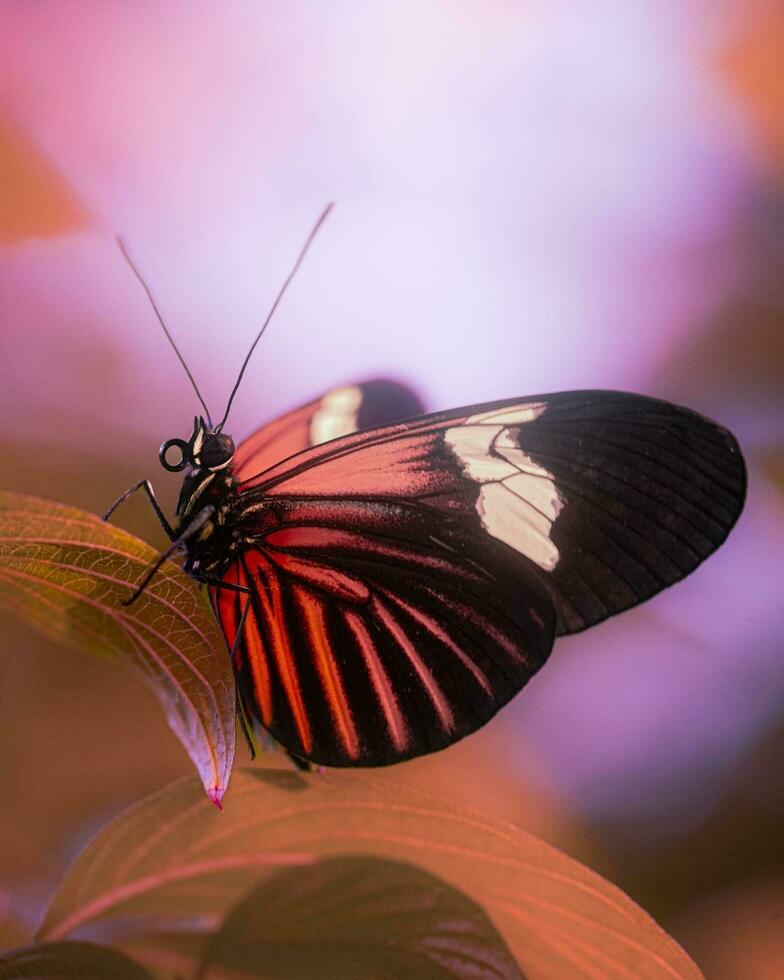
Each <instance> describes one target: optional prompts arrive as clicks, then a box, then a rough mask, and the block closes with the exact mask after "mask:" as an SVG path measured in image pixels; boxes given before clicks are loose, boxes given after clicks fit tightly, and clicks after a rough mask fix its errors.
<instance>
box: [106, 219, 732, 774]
mask: <svg viewBox="0 0 784 980" xmlns="http://www.w3.org/2000/svg"><path fill="white" fill-rule="evenodd" d="M325 216H326V212H325V214H324V215H322V217H321V219H320V221H319V224H320V222H321V221H323V219H324V217H325ZM316 228H318V224H317V226H316ZM315 230H316V229H314V232H313V233H311V236H310V238H309V239H308V242H307V243H306V246H305V248H304V249H303V250H302V252H301V253H300V257H299V259H298V261H297V264H296V265H295V267H294V270H293V271H292V274H291V275H290V276H289V279H288V280H287V281H286V283H285V284H284V287H283V289H282V290H281V292H280V293H279V294H278V299H277V300H276V303H275V304H274V305H273V311H274V308H275V306H276V305H277V302H278V301H279V299H280V296H281V295H282V293H283V291H284V290H285V288H286V285H288V282H289V281H290V279H291V277H292V276H293V274H294V272H295V271H296V269H297V267H298V264H299V262H300V261H301V259H302V256H303V255H304V253H305V251H306V249H307V246H308V245H309V244H310V241H311V240H312V237H313V234H314V233H315ZM129 261H130V260H129ZM132 267H133V266H132ZM134 271H135V268H134ZM137 274H138V273H137ZM145 288H147V287H146V286H145ZM148 292H149V291H148ZM151 298H152V297H151ZM153 305H155V304H154V301H153ZM156 313H157V307H156ZM270 315H271V314H270ZM159 319H160V315H159ZM268 322H269V317H268V318H267V321H265V324H264V326H263V327H262V330H261V331H260V333H259V335H258V336H257V338H256V341H254V344H253V346H252V347H251V350H250V352H249V353H248V356H247V358H246V360H245V363H244V364H243V368H242V370H241V372H240V375H239V378H238V380H237V384H236V385H235V388H234V391H233V392H232V396H231V398H230V399H229V406H228V407H227V410H226V413H225V414H224V417H223V420H222V421H221V422H220V423H218V424H217V425H213V423H212V422H211V421H210V417H209V412H207V410H206V405H204V408H205V413H206V416H205V415H200V416H197V417H195V419H194V424H193V431H192V433H191V435H190V437H189V438H188V439H187V440H181V439H170V440H167V441H166V442H165V443H164V444H163V446H162V447H161V451H160V461H161V463H162V465H163V466H164V468H165V469H167V470H169V471H173V472H176V471H181V470H187V473H186V475H185V478H184V480H183V484H182V489H181V493H180V497H179V502H178V504H177V512H176V516H177V524H176V526H174V527H173V526H172V525H170V524H169V522H168V520H167V519H166V517H165V515H164V514H163V511H162V509H161V508H160V506H159V505H158V503H157V500H156V498H155V494H154V492H153V490H152V486H151V484H150V483H149V481H140V483H138V484H137V485H136V486H134V487H132V488H131V489H130V490H129V491H127V493H126V494H123V496H122V497H121V498H120V499H119V500H118V501H117V502H116V503H115V504H114V505H113V506H112V508H110V510H109V512H108V513H107V515H106V516H107V517H108V516H109V514H111V513H112V511H113V510H114V508H115V507H117V506H118V505H119V504H120V503H121V502H122V501H123V500H125V499H127V497H128V496H129V495H130V494H131V493H133V492H134V491H135V490H137V489H144V490H145V491H146V492H147V495H148V497H149V499H150V502H151V503H152V506H153V507H154V509H155V511H156V513H157V515H158V518H159V520H160V521H161V524H162V525H163V527H164V528H165V529H166V531H167V533H168V534H169V536H170V538H171V539H172V546H171V547H170V548H169V549H168V550H167V551H166V552H164V554H163V555H162V556H161V557H160V559H159V560H158V561H157V562H156V563H155V565H154V566H153V567H152V568H151V569H150V571H149V573H148V574H147V576H145V578H144V579H143V580H142V582H141V583H140V584H139V586H138V587H137V589H136V591H135V593H134V595H133V596H132V597H131V599H130V600H128V601H129V602H132V601H133V600H134V599H135V598H136V597H137V596H138V595H139V594H140V593H141V592H142V591H143V589H144V588H145V587H146V585H147V584H148V582H149V581H150V579H151V578H152V576H153V574H154V573H155V571H156V570H157V568H159V567H160V566H161V564H162V563H163V561H165V560H166V559H167V558H168V557H170V556H171V555H172V554H174V553H175V552H176V551H177V550H178V549H184V550H185V555H186V558H185V564H184V568H185V570H186V571H187V572H188V573H189V574H191V575H192V576H193V577H194V578H196V579H197V580H198V581H200V582H202V583H205V584H206V586H207V587H208V589H209V592H210V597H211V600H212V605H213V608H214V610H215V614H216V616H217V618H218V622H219V623H220V625H221V628H222V630H223V633H224V635H225V637H226V641H227V644H228V647H229V650H230V655H231V658H232V665H233V668H234V672H235V676H236V680H237V688H238V694H239V699H240V705H241V709H242V712H243V713H244V714H246V715H247V716H248V717H249V718H252V719H254V720H255V721H256V722H258V723H259V724H260V725H261V726H262V727H263V728H264V729H266V730H267V732H269V733H270V734H271V735H272V736H273V737H274V739H275V740H277V741H278V742H279V743H280V744H281V745H282V746H283V747H284V748H285V749H286V750H287V752H288V753H289V754H290V755H291V756H292V758H294V759H295V761H297V762H298V763H299V764H302V765H307V764H308V763H317V764H322V765H328V766H380V765H388V764H392V763H396V762H399V761H402V760H404V759H408V758H412V757H414V756H418V755H423V754H426V753H430V752H435V751H437V750H440V749H443V748H445V747H447V746H449V745H451V744H453V743H454V742H457V741H458V740H459V739H461V738H463V737H464V736H466V735H468V734H469V733H471V732H474V731H476V730H477V729H479V728H480V727H482V726H483V725H484V724H485V723H486V722H487V721H489V720H490V718H492V717H493V716H494V715H495V714H496V712H497V711H498V710H499V709H500V708H501V707H502V706H503V705H505V704H506V703H507V702H508V701H510V700H511V699H512V698H513V697H514V696H515V695H516V694H517V693H518V692H519V691H520V690H521V689H522V688H523V687H524V686H525V685H526V683H527V682H528V681H529V680H530V679H531V677H533V675H534V674H535V673H536V672H537V671H538V670H539V669H540V668H541V667H542V665H543V664H544V663H545V661H546V660H547V658H548V656H549V654H550V651H551V649H552V646H553V643H554V640H555V638H556V637H557V636H562V635H565V634H568V633H575V632H578V631H580V630H583V629H586V628H588V627H590V626H593V625H595V624H596V623H599V622H601V621H602V620H604V619H606V618H607V617H609V616H612V615H615V614H616V613H619V612H622V611H623V610H625V609H629V608H631V607H632V606H635V605H637V604H638V603H640V602H643V601H644V600H646V599H648V598H650V597H651V596H653V595H655V594H656V593H657V592H659V591H661V590H662V589H664V588H666V587H667V586H669V585H672V584H673V583H675V582H677V581H678V580H679V579H682V578H683V577H684V576H686V575H688V574H689V573H690V572H692V571H693V570H694V569H695V568H696V567H697V566H698V565H699V564H700V563H701V562H702V561H704V559H705V558H707V557H708V556H709V555H710V554H711V553H712V552H713V551H715V550H716V549H717V548H718V547H719V546H720V545H721V544H722V542H723V541H724V540H725V539H726V537H727V535H728V534H729V532H730V530H731V528H732V526H733V525H734V523H735V521H736V520H737V518H738V516H739V514H740V512H741V510H742V507H743V502H744V498H745V490H746V472H745V466H744V461H743V457H742V454H741V452H740V449H739V446H738V443H737V441H736V439H735V438H734V436H733V435H732V434H731V433H730V432H728V431H727V430H726V429H725V428H723V427H722V426H720V425H718V424H716V423H715V422H712V421H710V420H709V419H706V418H704V417H702V416H701V415H699V414H697V413H696V412H693V411H691V410H689V409H687V408H682V407H679V406H676V405H672V404H669V403H668V402H665V401H660V400H658V399H655V398H650V397H646V396H642V395H637V394H628V393H624V392H615V391H574V392H559V393H556V394H547V395H538V396H533V397H528V398H511V399H504V400H501V401H495V402H490V403H487V404H480V405H472V406H470V407H467V408H458V409H453V410H450V411H443V412H436V413H432V414H424V415H422V414H415V413H416V412H417V411H418V410H419V408H420V406H419V404H418V402H417V400H416V398H415V396H413V394H412V393H411V392H410V391H409V390H408V389H407V388H405V387H404V386H402V385H398V384H396V383H394V382H390V381H386V380H373V381H369V382H365V383H363V384H351V385H346V386H342V387H338V388H334V389H332V390H331V391H329V392H327V393H326V394H325V395H323V396H322V397H320V398H316V399H314V400H312V401H310V402H308V403H307V404H305V405H303V406H301V407H300V408H297V409H295V410H294V411H291V412H289V413H288V414H285V415H283V416H281V417H280V418H278V419H276V420H274V421H273V422H270V423H269V424H267V425H265V426H263V427H262V428H260V429H259V430H258V431H257V432H255V433H253V434H252V435H251V436H249V437H248V438H247V439H245V440H244V441H243V442H241V443H240V444H239V445H238V446H236V447H235V444H234V441H233V439H232V438H231V436H229V435H228V434H227V433H225V432H224V431H223V426H224V424H225V420H226V418H227V416H228V411H229V408H230V407H231V401H232V399H233V397H234V393H235V392H236V390H237V386H238V385H239V381H240V379H241V377H242V374H243V372H244V370H245V366H246V365H247V361H248V359H249V357H250V354H251V353H252V351H253V347H255V344H256V343H257V342H258V339H259V337H260V336H261V333H263V330H264V329H265V327H266V325H267V323H268ZM161 325H162V326H163V322H162V320H161ZM164 330H166V328H165V326H164ZM166 334H167V336H168V337H169V340H170V341H171V343H172V346H174V342H173V341H172V340H171V337H170V336H169V334H168V331H166ZM176 350H177V349H176V347H175V351H176ZM177 354H178V356H180V355H179V351H177ZM180 359H181V360H182V358H181V357H180ZM183 365H184V361H183ZM184 366H185V365H184ZM185 369H186V371H187V370H188V369H187V367H186V368H185ZM188 375H189V377H190V372H188ZM191 381H192V383H193V385H194V388H195V389H196V392H197V395H198V396H199V398H200V399H201V395H200V394H199V391H198V388H197V387H196V385H195V382H194V381H193V379H192V378H191ZM202 404H203V399H202ZM400 419H402V421H400ZM396 420H397V421H396Z"/></svg>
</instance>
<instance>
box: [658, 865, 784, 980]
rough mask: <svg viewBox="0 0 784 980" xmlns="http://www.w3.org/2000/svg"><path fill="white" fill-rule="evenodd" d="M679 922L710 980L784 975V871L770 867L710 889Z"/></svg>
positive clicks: (775, 979)
mask: <svg viewBox="0 0 784 980" xmlns="http://www.w3.org/2000/svg"><path fill="white" fill-rule="evenodd" d="M771 870H772V868H771ZM673 928H674V929H677V933H678V935H679V936H680V937H681V938H682V940H683V941H684V942H685V943H687V944H688V947H689V949H691V950H693V952H694V955H695V957H696V958H697V959H698V960H699V962H700V963H701V964H702V967H703V969H704V970H705V975H706V976H708V977H710V980H752V978H753V980H781V977H782V976H783V975H784V877H782V875H781V873H780V870H779V872H778V874H776V873H775V872H774V874H770V871H769V872H768V874H767V875H766V876H765V877H756V878H755V877H751V878H746V879H744V880H742V881H740V882H738V883H737V884H736V885H735V886H733V887H732V888H728V889H722V890H719V891H716V892H713V893H709V894H708V895H707V896H705V897H702V898H700V899H699V900H698V901H696V902H695V903H694V904H692V905H691V906H689V907H688V908H686V909H685V910H683V911H681V912H680V913H679V914H678V916H677V917H676V919H675V920H674V921H673Z"/></svg>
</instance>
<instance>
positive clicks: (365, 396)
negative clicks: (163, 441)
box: [234, 378, 422, 480]
mask: <svg viewBox="0 0 784 980" xmlns="http://www.w3.org/2000/svg"><path fill="white" fill-rule="evenodd" d="M421 411H422V403H421V401H420V400H419V398H418V397H417V396H416V395H415V394H414V392H413V391H411V389H410V388H408V387H406V386H405V385H402V384H399V383H398V382H397V381H391V380H389V379H388V378H373V379H371V380H370V381H365V382H362V383H361V384H353V385H342V386H341V387H339V388H332V389H331V390H330V391H328V392H326V394H324V395H322V396H321V397H320V398H315V399H313V401H310V402H308V403H307V404H305V405H302V406H300V407H299V408H296V409H294V410H293V411H291V412H287V413H286V414H285V415H281V416H280V417H279V418H277V419H275V420H273V421H272V422H268V423H267V424H266V425H263V426H262V427H261V428H260V429H258V430H257V431H256V432H254V433H253V435H251V436H249V437H248V438H247V439H245V440H243V441H242V442H241V443H240V444H239V446H237V451H236V453H235V455H234V474H235V476H236V477H237V479H238V480H246V479H249V478H250V477H253V476H256V474H257V473H261V472H262V471H263V470H266V469H267V468H268V467H270V466H274V465H275V464H276V463H279V462H280V461H281V460H284V459H288V457H289V456H293V455H294V453H299V452H302V450H304V449H308V448H310V447H311V446H317V445H319V444H320V443H323V442H327V441H328V440H330V439H337V438H338V437H339V436H345V435H348V434H349V433H351V432H357V431H358V430H360V429H370V428H372V427H373V426H379V425H386V424H388V423H389V422H393V421H395V420H396V419H405V418H408V417H409V416H412V415H418V414H419V413H420V412H421Z"/></svg>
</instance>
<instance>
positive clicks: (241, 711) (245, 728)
mask: <svg viewBox="0 0 784 980" xmlns="http://www.w3.org/2000/svg"><path fill="white" fill-rule="evenodd" d="M193 577H194V578H195V579H196V581H197V582H202V583H203V584H204V585H211V586H213V587H214V588H216V589H227V590H228V591H230V592H239V593H241V594H242V595H245V596H246V597H247V598H246V600H245V605H244V606H243V608H242V612H241V613H240V621H239V623H238V624H237V632H236V633H235V635H234V639H233V641H232V644H231V650H230V651H229V659H230V661H231V663H232V664H233V663H234V654H235V653H236V652H237V649H238V647H239V645H240V642H241V640H242V634H243V633H244V632H245V620H246V619H247V618H248V610H249V609H250V604H251V599H250V596H251V590H250V589H249V588H248V587H247V586H246V585H235V584H234V583H233V582H224V581H223V580H222V579H219V578H213V577H212V576H210V575H199V574H198V573H197V574H194V576H193ZM234 692H235V696H236V701H237V717H238V718H239V720H240V726H241V727H242V734H243V735H244V736H245V742H246V743H247V746H248V751H249V752H250V761H251V762H253V760H254V759H255V758H256V746H255V745H254V744H253V735H252V734H251V728H250V725H249V724H248V714H247V712H246V711H245V704H244V702H243V700H242V694H241V693H240V687H239V684H237V678H236V675H235V678H234Z"/></svg>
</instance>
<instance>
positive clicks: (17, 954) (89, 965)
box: [0, 942, 151, 980]
mask: <svg viewBox="0 0 784 980" xmlns="http://www.w3.org/2000/svg"><path fill="white" fill-rule="evenodd" d="M17 977H31V978H35V980H50V978H51V980H54V978H56V977H85V978H88V977H94V978H95V980H107V978H108V977H111V978H112V980H151V974H149V973H148V972H147V971H146V970H144V969H143V968H142V967H140V966H139V965H138V964H137V963H134V962H133V960H129V959H128V957H127V956H123V954H122V953H118V952H116V951H115V950H113V949H107V948H106V947H105V946H96V945H95V944H94V943H76V942H65V943H50V944H48V945H46V946H28V947H26V948H25V949H15V950H12V951H11V952H10V953H5V954H3V955H0V980H16V978H17Z"/></svg>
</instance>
